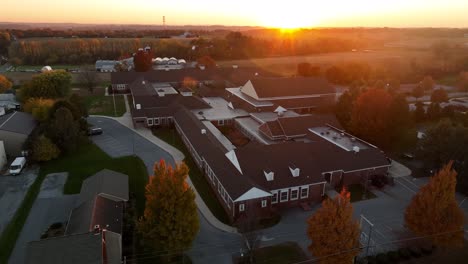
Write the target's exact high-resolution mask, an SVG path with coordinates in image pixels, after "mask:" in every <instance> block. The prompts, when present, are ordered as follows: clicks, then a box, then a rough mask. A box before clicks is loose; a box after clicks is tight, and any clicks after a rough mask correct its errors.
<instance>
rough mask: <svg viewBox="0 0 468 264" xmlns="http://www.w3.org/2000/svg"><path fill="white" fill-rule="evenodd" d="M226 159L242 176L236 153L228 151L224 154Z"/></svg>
mask: <svg viewBox="0 0 468 264" xmlns="http://www.w3.org/2000/svg"><path fill="white" fill-rule="evenodd" d="M226 157H227V158H228V159H229V161H231V163H232V165H234V167H236V169H237V170H238V171H239V172H240V173H241V174H242V169H241V167H240V164H239V161H238V160H237V156H236V152H234V150H231V151H229V152H228V153H226Z"/></svg>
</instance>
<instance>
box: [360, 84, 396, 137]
mask: <svg viewBox="0 0 468 264" xmlns="http://www.w3.org/2000/svg"><path fill="white" fill-rule="evenodd" d="M392 101H393V99H392V96H391V95H390V94H389V93H388V92H387V91H385V90H384V89H370V90H368V91H366V92H364V93H363V94H361V95H360V96H359V97H358V98H357V100H356V102H355V104H354V107H353V110H352V113H351V129H352V131H353V132H354V133H355V134H357V135H358V136H360V137H363V138H365V139H367V140H369V141H371V142H372V143H375V144H378V145H387V144H388V142H387V141H388V135H386V133H387V132H388V131H389V130H390V129H391V125H392V124H391V122H389V120H390V117H391V116H390V109H391V106H392Z"/></svg>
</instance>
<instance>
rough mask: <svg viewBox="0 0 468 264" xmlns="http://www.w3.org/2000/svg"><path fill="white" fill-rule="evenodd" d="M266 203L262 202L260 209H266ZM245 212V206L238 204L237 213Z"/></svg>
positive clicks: (265, 201)
mask: <svg viewBox="0 0 468 264" xmlns="http://www.w3.org/2000/svg"><path fill="white" fill-rule="evenodd" d="M267 205H268V201H267V200H262V208H265V207H267ZM244 211H245V204H243V203H241V204H239V212H244Z"/></svg>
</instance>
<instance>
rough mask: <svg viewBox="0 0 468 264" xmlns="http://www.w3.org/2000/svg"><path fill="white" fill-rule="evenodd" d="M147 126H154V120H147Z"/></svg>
mask: <svg viewBox="0 0 468 264" xmlns="http://www.w3.org/2000/svg"><path fill="white" fill-rule="evenodd" d="M146 124H147V125H148V126H153V119H152V118H147V119H146Z"/></svg>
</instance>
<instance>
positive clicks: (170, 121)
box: [167, 117, 174, 125]
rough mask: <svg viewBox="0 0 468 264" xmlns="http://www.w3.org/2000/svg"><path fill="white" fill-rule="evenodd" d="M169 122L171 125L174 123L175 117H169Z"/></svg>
mask: <svg viewBox="0 0 468 264" xmlns="http://www.w3.org/2000/svg"><path fill="white" fill-rule="evenodd" d="M167 123H169V125H172V124H173V123H174V119H173V118H172V117H168V118H167Z"/></svg>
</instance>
